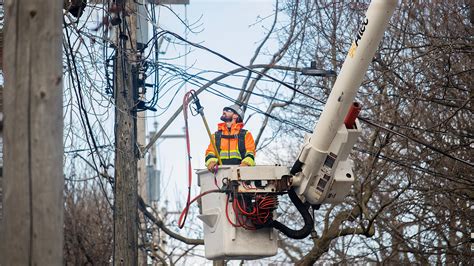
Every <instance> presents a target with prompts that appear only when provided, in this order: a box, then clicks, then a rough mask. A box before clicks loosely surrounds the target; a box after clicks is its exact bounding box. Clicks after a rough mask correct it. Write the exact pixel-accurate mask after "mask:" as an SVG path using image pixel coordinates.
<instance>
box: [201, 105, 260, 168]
mask: <svg viewBox="0 0 474 266" xmlns="http://www.w3.org/2000/svg"><path fill="white" fill-rule="evenodd" d="M243 118H244V114H243V111H242V109H241V108H240V106H238V105H236V104H233V105H231V106H228V107H224V109H223V110H222V116H221V120H222V121H223V123H219V124H218V125H217V128H218V129H217V131H216V133H214V134H213V135H212V138H213V139H214V142H215V143H216V147H217V149H218V151H217V152H219V155H220V157H221V161H222V164H225V165H240V166H254V165H255V142H254V140H253V137H252V134H251V133H250V132H249V131H247V130H245V129H243V127H244V124H243ZM217 164H218V159H217V156H216V151H214V147H213V146H212V143H211V144H209V146H208V147H207V150H206V167H207V169H209V171H211V172H213V173H214V171H215V169H216V166H217Z"/></svg>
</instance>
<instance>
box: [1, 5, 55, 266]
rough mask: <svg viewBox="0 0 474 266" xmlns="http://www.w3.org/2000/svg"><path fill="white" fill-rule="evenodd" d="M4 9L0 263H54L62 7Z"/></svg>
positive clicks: (6, 7)
mask: <svg viewBox="0 0 474 266" xmlns="http://www.w3.org/2000/svg"><path fill="white" fill-rule="evenodd" d="M4 8H5V11H6V17H5V22H6V25H5V29H4V30H5V31H4V33H5V38H4V41H5V47H4V62H3V63H4V64H3V66H4V70H5V89H4V95H3V96H4V98H3V100H4V118H5V119H4V169H3V170H4V176H3V189H4V195H3V203H4V205H3V207H4V216H3V218H4V219H3V221H2V223H1V229H0V245H1V248H0V265H62V264H63V244H64V242H63V186H64V177H63V171H62V169H63V109H62V106H63V104H62V49H61V40H62V16H63V13H62V2H61V1H53V0H49V1H42V0H30V1H16V0H7V1H5V3H4Z"/></svg>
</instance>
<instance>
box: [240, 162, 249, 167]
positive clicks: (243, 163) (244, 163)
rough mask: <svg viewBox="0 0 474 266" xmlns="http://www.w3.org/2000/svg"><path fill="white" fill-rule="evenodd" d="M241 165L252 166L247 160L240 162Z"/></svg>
mask: <svg viewBox="0 0 474 266" xmlns="http://www.w3.org/2000/svg"><path fill="white" fill-rule="evenodd" d="M240 166H250V164H248V163H246V162H242V163H240Z"/></svg>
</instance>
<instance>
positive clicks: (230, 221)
mask: <svg viewBox="0 0 474 266" xmlns="http://www.w3.org/2000/svg"><path fill="white" fill-rule="evenodd" d="M225 216H226V217H227V221H229V223H230V224H231V225H232V226H234V227H240V225H238V224H234V223H233V222H232V220H231V219H230V217H229V194H227V198H226V201H225Z"/></svg>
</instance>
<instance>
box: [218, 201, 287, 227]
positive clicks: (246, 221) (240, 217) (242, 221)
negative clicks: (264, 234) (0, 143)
mask: <svg viewBox="0 0 474 266" xmlns="http://www.w3.org/2000/svg"><path fill="white" fill-rule="evenodd" d="M231 201H232V210H233V212H234V214H235V221H232V219H231V217H230V215H229V202H231ZM277 206H278V198H277V196H276V195H274V194H262V193H255V194H248V193H237V192H234V193H233V194H232V198H231V197H230V195H229V194H228V195H227V199H226V217H227V220H228V221H229V223H230V224H231V225H232V226H234V227H242V228H245V229H247V230H256V229H259V228H262V227H263V226H265V225H267V224H268V223H270V222H271V221H273V215H272V214H273V210H275V209H276V208H277Z"/></svg>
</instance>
